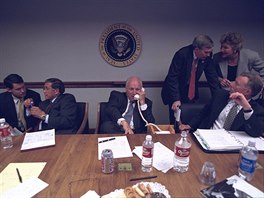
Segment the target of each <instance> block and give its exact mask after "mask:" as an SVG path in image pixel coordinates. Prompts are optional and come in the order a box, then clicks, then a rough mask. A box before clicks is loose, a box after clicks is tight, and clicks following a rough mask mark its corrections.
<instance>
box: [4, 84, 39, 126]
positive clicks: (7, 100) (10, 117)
mask: <svg viewBox="0 0 264 198" xmlns="http://www.w3.org/2000/svg"><path fill="white" fill-rule="evenodd" d="M27 98H32V99H33V101H34V105H35V106H39V103H40V102H41V99H40V94H39V93H37V92H35V91H33V90H29V89H27V90H26V96H25V97H24V99H27ZM0 117H1V118H5V119H6V121H7V122H8V123H9V124H10V125H11V126H12V127H16V128H17V129H19V130H21V129H20V128H19V127H18V118H17V112H16V105H15V103H14V100H13V97H12V93H10V92H8V91H7V92H3V93H1V94H0ZM24 117H25V120H26V123H27V128H31V127H32V128H34V127H35V126H36V125H37V124H38V122H39V119H37V118H35V117H33V116H26V109H25V110H24Z"/></svg>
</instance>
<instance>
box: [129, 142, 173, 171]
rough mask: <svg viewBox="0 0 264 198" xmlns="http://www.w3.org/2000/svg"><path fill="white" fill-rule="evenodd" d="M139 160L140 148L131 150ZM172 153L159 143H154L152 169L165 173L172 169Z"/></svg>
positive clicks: (140, 155)
mask: <svg viewBox="0 0 264 198" xmlns="http://www.w3.org/2000/svg"><path fill="white" fill-rule="evenodd" d="M133 153H135V154H136V155H137V156H138V157H139V158H140V159H141V158H142V146H136V147H135V149H134V150H133ZM173 157H174V153H173V151H171V150H170V149H169V148H167V147H166V146H164V145H163V144H161V143H160V142H156V143H154V152H153V167H155V168H156V169H157V170H159V171H162V172H164V173H166V172H167V171H168V170H170V169H171V168H172V167H173Z"/></svg>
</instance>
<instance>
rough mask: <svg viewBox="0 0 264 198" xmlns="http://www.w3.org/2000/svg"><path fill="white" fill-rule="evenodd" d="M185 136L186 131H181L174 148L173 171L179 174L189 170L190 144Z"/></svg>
mask: <svg viewBox="0 0 264 198" xmlns="http://www.w3.org/2000/svg"><path fill="white" fill-rule="evenodd" d="M187 134H188V132H187V131H182V132H181V137H180V138H179V139H177V140H176V141H175V146H174V158H173V169H174V170H175V171H177V172H180V173H183V172H186V171H187V170H188V168H189V162H190V151H191V146H192V144H191V142H190V141H189V140H188V139H187Z"/></svg>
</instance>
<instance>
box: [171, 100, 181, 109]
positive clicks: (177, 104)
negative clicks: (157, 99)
mask: <svg viewBox="0 0 264 198" xmlns="http://www.w3.org/2000/svg"><path fill="white" fill-rule="evenodd" d="M180 106H181V101H180V100H177V101H175V102H174V103H173V104H172V106H171V109H172V110H173V111H177V110H178V109H179V108H180Z"/></svg>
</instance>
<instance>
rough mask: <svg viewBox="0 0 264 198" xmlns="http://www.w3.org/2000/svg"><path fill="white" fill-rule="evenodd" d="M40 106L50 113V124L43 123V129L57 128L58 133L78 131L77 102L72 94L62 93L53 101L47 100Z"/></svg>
mask: <svg viewBox="0 0 264 198" xmlns="http://www.w3.org/2000/svg"><path fill="white" fill-rule="evenodd" d="M39 108H40V109H41V110H43V111H44V112H45V113H46V114H48V115H49V119H48V124H44V123H43V124H42V129H43V130H47V129H53V128H54V129H55V131H56V134H58V133H61V134H63V133H65V134H67V133H74V132H75V131H76V127H77V126H76V124H77V122H76V119H77V103H76V100H75V97H74V96H73V95H72V94H67V93H65V94H61V95H59V96H58V97H57V98H56V100H55V101H54V102H53V103H50V100H45V101H43V102H41V103H40V104H39Z"/></svg>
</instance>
